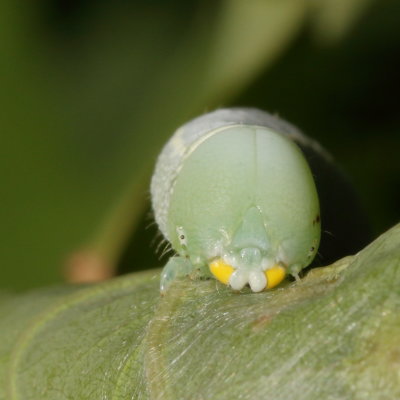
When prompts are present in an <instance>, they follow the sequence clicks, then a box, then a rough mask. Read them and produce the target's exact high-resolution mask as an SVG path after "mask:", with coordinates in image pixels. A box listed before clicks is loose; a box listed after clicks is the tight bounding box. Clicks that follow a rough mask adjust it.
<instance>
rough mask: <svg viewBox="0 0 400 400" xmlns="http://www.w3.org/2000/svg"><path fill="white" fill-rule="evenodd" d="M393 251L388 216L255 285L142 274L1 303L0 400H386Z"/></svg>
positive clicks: (398, 367) (393, 307)
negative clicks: (348, 252) (294, 270)
mask: <svg viewBox="0 0 400 400" xmlns="http://www.w3.org/2000/svg"><path fill="white" fill-rule="evenodd" d="M399 260H400V225H397V226H396V227H394V228H393V229H391V230H390V231H388V232H387V233H385V234H384V235H382V236H381V237H379V238H378V239H377V240H376V241H375V242H373V243H372V244H371V245H370V246H368V247H367V248H366V249H364V250H363V251H361V252H360V253H359V254H358V255H356V256H349V257H346V258H344V259H342V260H340V261H338V262H336V263H335V264H333V265H332V266H329V267H325V268H318V269H314V270H312V271H310V272H309V274H308V275H307V276H306V277H305V278H304V279H303V280H301V281H300V282H293V283H289V282H287V283H286V285H284V286H283V287H280V288H278V289H275V290H270V291H266V292H263V293H257V294H255V293H251V292H250V291H249V290H248V291H244V292H243V293H241V294H238V293H234V292H233V291H231V290H230V289H228V288H226V287H225V286H222V285H220V284H219V283H217V282H216V281H215V280H208V281H192V280H190V279H189V278H186V279H184V280H182V281H179V282H177V283H176V284H175V285H173V286H172V287H171V288H170V290H169V292H168V293H167V294H166V296H165V297H160V296H159V293H158V271H157V272H151V271H147V272H144V273H136V274H133V275H126V276H124V277H120V278H116V279H114V280H112V281H109V282H107V283H104V284H98V285H93V286H89V287H70V288H63V289H60V288H53V289H47V290H35V291H31V292H28V293H26V294H24V295H20V296H17V297H13V298H8V299H7V298H5V299H2V301H0V319H1V322H2V323H3V324H4V328H3V329H2V331H1V333H0V339H1V340H0V399H1V400H3V399H4V400H5V399H7V400H16V399H24V400H39V399H40V400H46V399H49V400H61V399H100V398H101V399H163V400H164V399H165V400H175V399H219V400H224V399H233V398H238V397H240V398H241V399H244V400H246V399H249V400H250V399H274V400H279V399H281V400H287V399H292V398H296V399H298V400H314V399H315V400H320V399H341V400H370V399H382V400H389V399H398V398H399V397H400V372H399V371H400V353H399V341H398V337H399V334H400V312H399V311H400V292H399V289H398V288H399V285H400V261H399ZM57 293H58V294H57ZM0 300H1V299H0ZM10 311H12V312H10Z"/></svg>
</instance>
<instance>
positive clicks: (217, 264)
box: [210, 258, 234, 285]
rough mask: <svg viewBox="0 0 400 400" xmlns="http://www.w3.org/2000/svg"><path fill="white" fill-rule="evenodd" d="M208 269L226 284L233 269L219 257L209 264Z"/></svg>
mask: <svg viewBox="0 0 400 400" xmlns="http://www.w3.org/2000/svg"><path fill="white" fill-rule="evenodd" d="M210 271H211V273H212V274H213V275H214V276H215V277H216V278H217V279H218V280H219V281H220V282H222V283H223V284H224V285H227V284H228V283H229V278H230V277H231V275H232V273H233V271H234V269H233V267H231V266H230V265H229V264H226V263H225V262H224V261H223V260H222V259H221V258H219V259H217V260H215V261H213V262H212V263H211V264H210Z"/></svg>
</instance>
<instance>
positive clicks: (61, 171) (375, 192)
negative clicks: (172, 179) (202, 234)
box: [0, 0, 400, 290]
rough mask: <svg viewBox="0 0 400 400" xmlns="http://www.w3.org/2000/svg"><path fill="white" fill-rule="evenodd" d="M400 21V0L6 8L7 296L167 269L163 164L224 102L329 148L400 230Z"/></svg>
mask: <svg viewBox="0 0 400 400" xmlns="http://www.w3.org/2000/svg"><path fill="white" fill-rule="evenodd" d="M399 21H400V3H399V1H398V0H385V1H377V0H375V1H374V0H320V1H315V0H218V1H217V0H214V1H211V0H205V1H204V0H203V1H200V0H197V1H194V0H186V1H180V0H170V1H168V2H166V1H160V0H148V1H128V0H116V1H114V2H106V1H96V2H94V1H89V0H80V1H79V0H75V1H74V0H70V1H66V0H40V1H36V2H15V1H11V0H3V1H2V2H1V4H0V138H1V147H0V152H1V153H0V179H1V192H0V205H1V207H0V287H1V288H8V289H17V290H21V289H26V288H30V287H35V286H41V285H47V284H51V283H55V282H61V281H63V280H64V279H65V275H66V274H67V275H69V277H70V278H71V276H70V275H71V270H74V268H75V269H76V268H77V266H78V267H79V265H80V264H88V263H92V264H94V265H95V267H96V268H100V269H101V268H103V267H104V268H105V269H106V270H107V269H108V270H109V271H110V270H112V269H115V268H117V270H118V272H119V273H121V272H127V271H133V270H140V269H145V268H150V267H154V266H156V265H161V264H162V263H163V260H162V259H161V260H160V259H159V256H157V254H156V247H157V246H156V245H157V243H158V242H159V239H157V238H156V236H157V229H156V227H155V226H154V224H151V221H152V219H151V212H150V206H149V191H148V186H149V179H150V176H151V172H152V168H153V166H154V163H155V160H156V157H157V154H158V152H159V151H160V149H161V147H162V145H163V143H164V142H165V141H166V140H167V138H168V137H169V136H170V135H171V133H172V132H173V131H174V130H175V128H176V127H178V126H179V125H180V124H182V123H184V122H185V121H187V120H188V119H190V118H192V117H194V116H196V115H198V114H200V113H203V112H205V111H208V110H211V109H213V108H216V107H220V106H230V105H244V106H255V107H258V108H261V109H266V110H268V111H271V112H276V113H278V114H279V115H281V116H282V117H283V118H285V119H287V120H289V121H291V122H292V123H294V124H295V125H297V126H299V127H300V128H301V129H302V130H303V131H304V132H305V133H307V134H308V135H309V136H312V137H314V138H316V139H317V140H318V141H319V142H320V143H321V144H322V145H323V146H324V147H326V148H327V149H328V150H329V151H330V153H331V154H332V155H333V156H334V157H335V159H336V161H337V163H338V164H339V165H340V166H341V167H342V168H343V169H344V170H345V171H346V173H347V175H348V176H349V177H350V179H351V180H352V182H353V184H354V186H355V188H356V190H357V191H358V193H359V195H360V199H361V202H362V205H363V207H364V208H365V211H366V213H367V214H368V216H369V218H370V220H371V224H372V227H373V230H374V235H375V236H376V235H378V234H379V233H381V232H383V231H384V230H386V229H387V228H389V227H390V226H392V225H393V224H395V223H396V222H398V221H399V220H400V161H399V152H400V113H399V92H400V73H399V72H400V23H399ZM349 223H351V221H349ZM149 225H150V226H149ZM71 265H72V267H71ZM66 271H67V272H66ZM68 271H69V272H68Z"/></svg>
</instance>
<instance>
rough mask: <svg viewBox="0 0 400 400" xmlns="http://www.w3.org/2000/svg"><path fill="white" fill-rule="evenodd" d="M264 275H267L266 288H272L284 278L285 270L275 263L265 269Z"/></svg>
mask: <svg viewBox="0 0 400 400" xmlns="http://www.w3.org/2000/svg"><path fill="white" fill-rule="evenodd" d="M265 276H266V277H267V289H272V288H273V287H275V286H278V285H279V284H280V283H281V282H282V281H283V280H284V279H285V276H286V270H285V268H283V267H282V266H280V265H278V264H276V265H274V266H273V267H272V268H270V269H267V270H266V271H265Z"/></svg>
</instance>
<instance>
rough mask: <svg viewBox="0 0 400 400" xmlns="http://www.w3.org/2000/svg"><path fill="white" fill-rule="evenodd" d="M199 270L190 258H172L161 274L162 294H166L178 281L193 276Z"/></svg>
mask: <svg viewBox="0 0 400 400" xmlns="http://www.w3.org/2000/svg"><path fill="white" fill-rule="evenodd" d="M196 269H197V267H196V266H194V265H193V264H192V263H191V261H190V260H189V259H188V258H185V257H179V256H176V257H171V258H170V259H169V260H168V262H167V264H166V265H165V267H164V269H163V270H162V273H161V279H160V292H161V294H165V293H166V291H167V290H168V288H169V286H170V285H171V283H172V282H173V281H174V280H176V279H178V278H183V277H184V276H188V275H190V274H192V273H193V272H194V271H195V270H196Z"/></svg>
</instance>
